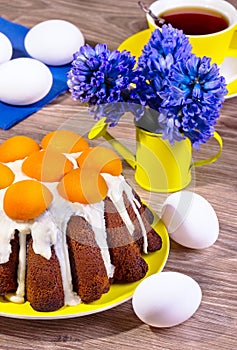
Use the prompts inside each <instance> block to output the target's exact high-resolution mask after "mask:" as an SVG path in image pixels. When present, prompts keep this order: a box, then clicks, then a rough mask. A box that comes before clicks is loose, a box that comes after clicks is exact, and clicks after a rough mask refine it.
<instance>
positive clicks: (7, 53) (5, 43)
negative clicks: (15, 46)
mask: <svg viewBox="0 0 237 350" xmlns="http://www.w3.org/2000/svg"><path fill="white" fill-rule="evenodd" d="M12 52H13V50H12V44H11V41H10V40H9V39H8V37H7V36H6V35H5V34H3V33H0V63H3V62H7V61H9V60H10V59H11V57H12Z"/></svg>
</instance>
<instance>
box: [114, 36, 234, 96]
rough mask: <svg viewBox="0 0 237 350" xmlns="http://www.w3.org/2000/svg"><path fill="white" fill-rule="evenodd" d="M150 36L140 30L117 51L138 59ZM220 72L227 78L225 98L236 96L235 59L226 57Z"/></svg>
mask: <svg viewBox="0 0 237 350" xmlns="http://www.w3.org/2000/svg"><path fill="white" fill-rule="evenodd" d="M150 36H151V30H150V29H145V30H142V31H141V32H138V33H136V34H134V35H132V36H130V37H128V38H127V39H126V40H124V41H123V42H122V43H121V44H120V45H119V47H118V50H119V51H122V50H127V51H130V52H131V54H132V55H133V56H135V57H136V58H138V57H139V56H140V55H141V53H142V49H143V47H144V45H145V44H147V42H148V41H149V39H150ZM230 70H231V71H230ZM220 71H221V74H222V75H223V76H224V77H227V79H226V80H227V89H228V94H227V96H226V98H232V97H235V96H237V58H232V57H227V58H226V59H225V61H224V62H223V64H222V65H221V67H220Z"/></svg>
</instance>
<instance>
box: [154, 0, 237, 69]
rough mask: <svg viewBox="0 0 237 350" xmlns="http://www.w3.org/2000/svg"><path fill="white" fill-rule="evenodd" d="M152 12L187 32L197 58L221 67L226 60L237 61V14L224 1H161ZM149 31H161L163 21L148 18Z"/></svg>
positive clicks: (233, 8) (231, 6)
mask: <svg viewBox="0 0 237 350" xmlns="http://www.w3.org/2000/svg"><path fill="white" fill-rule="evenodd" d="M149 9H150V10H151V12H152V13H153V14H155V15H156V16H157V18H158V17H159V18H162V19H163V20H164V21H165V23H170V24H171V25H172V26H173V27H174V28H177V29H181V30H183V33H184V34H186V35H187V36H188V38H189V41H190V43H191V45H192V47H193V50H192V51H193V53H195V54H196V55H197V56H199V57H202V56H207V57H211V59H212V63H217V64H221V63H222V62H223V61H224V59H225V57H227V56H231V57H237V10H236V8H235V7H234V6H233V5H231V4H230V3H229V2H227V1H224V0H202V1H200V2H199V3H198V2H197V1H196V0H179V1H177V0H159V1H155V2H153V3H152V4H151V5H150V7H149ZM147 22H148V25H149V27H150V28H151V29H152V30H154V29H157V28H159V27H160V24H159V21H158V20H157V21H156V20H155V19H153V18H152V17H151V16H150V15H149V14H147Z"/></svg>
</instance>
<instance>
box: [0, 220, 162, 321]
mask: <svg viewBox="0 0 237 350" xmlns="http://www.w3.org/2000/svg"><path fill="white" fill-rule="evenodd" d="M155 220H156V219H155ZM153 228H154V229H155V231H156V232H158V233H159V235H160V236H161V238H162V248H161V249H160V250H158V251H156V252H154V253H149V254H148V255H144V259H145V260H146V262H147V264H148V266H149V270H148V272H147V275H146V277H148V276H150V275H152V274H154V273H157V272H160V271H161V270H162V269H163V267H164V266H165V263H166V261H167V258H168V254H169V236H168V233H167V230H166V228H165V226H164V224H163V223H162V221H161V220H159V221H157V220H156V224H155V225H154V226H153ZM146 277H145V278H146ZM140 282H141V280H140V281H138V282H133V283H126V284H125V283H124V284H112V285H111V287H110V290H109V292H108V293H106V294H104V295H103V296H102V297H101V298H100V299H99V300H98V301H95V302H93V303H90V304H83V303H81V304H79V305H77V306H65V307H63V308H61V309H60V310H57V311H54V312H38V311H35V310H33V309H32V307H31V306H30V304H29V302H26V303H24V304H14V303H11V302H9V301H6V300H4V298H3V297H0V316H7V317H13V318H24V319H37V320H39V319H45V320H46V319H47V320H48V319H60V318H72V317H78V316H85V315H90V314H93V313H97V312H101V311H104V310H108V309H111V308H113V307H115V306H117V305H120V304H122V303H124V302H125V301H127V300H129V299H131V297H132V295H133V293H134V291H135V289H136V287H137V286H138V284H139V283H140Z"/></svg>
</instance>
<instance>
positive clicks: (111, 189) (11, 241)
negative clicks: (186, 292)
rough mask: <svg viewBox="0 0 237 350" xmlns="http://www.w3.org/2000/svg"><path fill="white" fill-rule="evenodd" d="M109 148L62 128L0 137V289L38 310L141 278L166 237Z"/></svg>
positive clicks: (88, 300)
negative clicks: (1, 139) (36, 134)
mask: <svg viewBox="0 0 237 350" xmlns="http://www.w3.org/2000/svg"><path fill="white" fill-rule="evenodd" d="M152 221H153V215H152V213H151V212H150V211H149V209H148V208H147V207H146V206H145V205H144V204H143V203H142V202H141V200H140V198H139V196H138V195H137V194H136V193H135V192H134V191H133V189H132V188H131V187H130V185H129V184H128V183H127V182H126V181H125V179H124V177H123V175H122V163H121V160H120V158H119V157H118V156H117V155H116V154H115V153H114V152H113V151H112V150H110V149H108V148H104V147H99V146H97V147H89V145H88V143H87V141H86V140H85V139H84V138H83V137H81V136H80V135H78V134H77V133H75V132H72V131H69V130H57V131H53V132H50V133H49V134H47V135H46V136H45V137H44V138H43V139H42V140H41V142H40V145H39V144H37V143H36V142H35V141H34V140H33V139H32V138H30V137H27V136H14V137H11V138H9V139H8V140H6V141H5V142H3V143H2V144H1V145H0V225H1V231H0V295H2V296H4V298H5V299H7V300H9V301H11V302H15V303H24V302H25V301H28V302H29V303H30V304H31V306H32V308H33V309H35V310H37V311H43V312H44V311H54V310H58V309H59V308H61V307H63V306H64V305H78V304H79V303H80V302H84V303H91V302H93V301H95V300H98V299H99V298H100V297H101V296H102V294H104V293H106V292H108V291H109V289H110V285H111V284H112V283H115V282H133V281H138V280H140V279H141V278H143V277H144V276H145V275H146V273H147V270H148V265H147V263H146V261H145V260H144V258H143V256H142V255H143V253H145V254H147V253H149V252H153V251H156V250H159V249H160V248H161V245H162V240H161V238H160V236H159V234H157V233H156V232H155V231H154V230H153V229H152V227H151V223H152Z"/></svg>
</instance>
